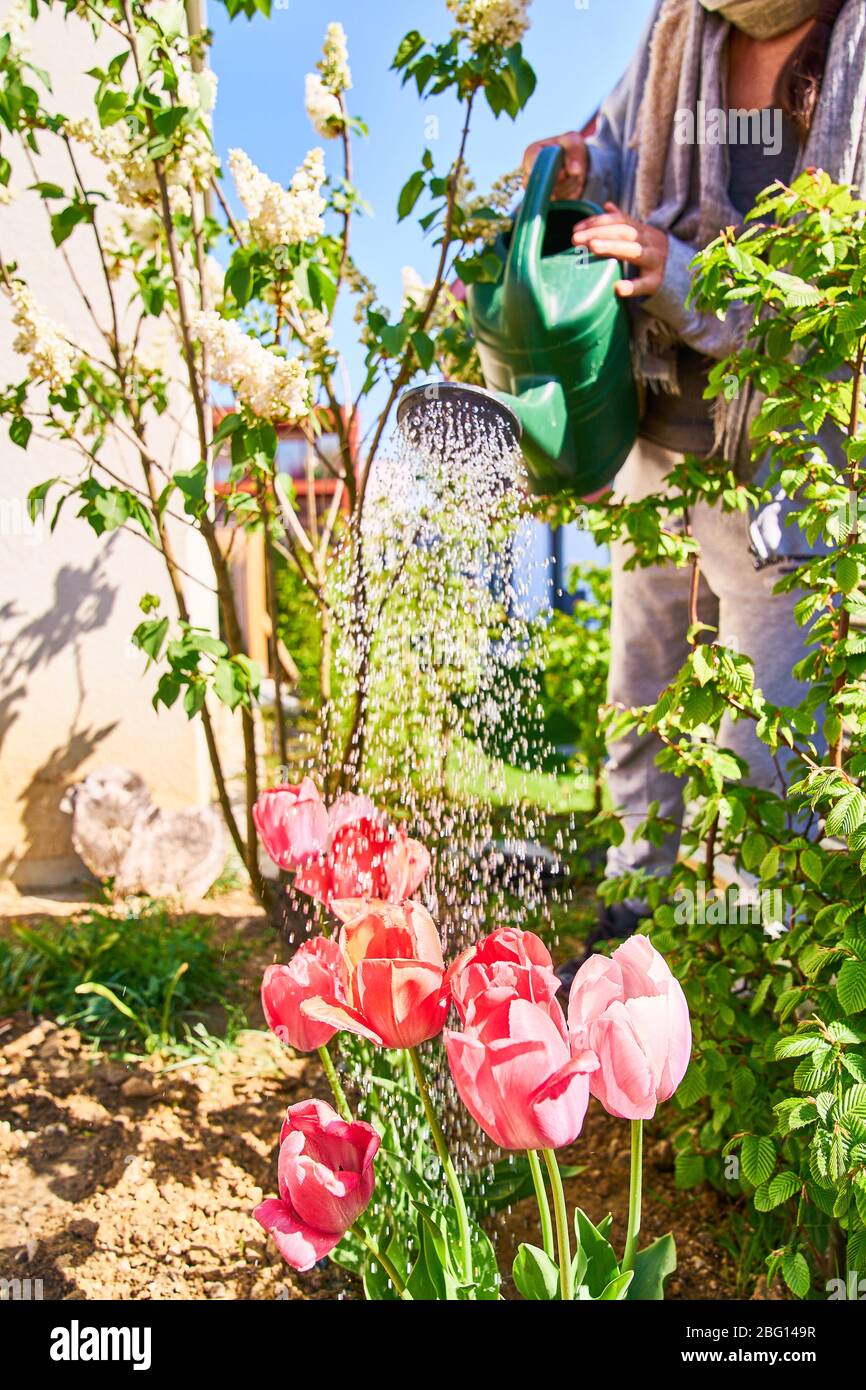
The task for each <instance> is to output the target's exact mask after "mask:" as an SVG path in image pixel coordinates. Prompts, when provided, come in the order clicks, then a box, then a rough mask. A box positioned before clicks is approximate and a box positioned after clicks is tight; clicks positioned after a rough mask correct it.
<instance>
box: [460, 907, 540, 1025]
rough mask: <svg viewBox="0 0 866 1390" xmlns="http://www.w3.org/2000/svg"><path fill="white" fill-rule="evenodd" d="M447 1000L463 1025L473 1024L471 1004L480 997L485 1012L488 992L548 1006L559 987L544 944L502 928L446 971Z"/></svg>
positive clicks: (489, 998)
mask: <svg viewBox="0 0 866 1390" xmlns="http://www.w3.org/2000/svg"><path fill="white" fill-rule="evenodd" d="M447 978H448V984H449V986H450V988H451V997H452V999H453V1000H454V1004H455V1006H456V1008H457V1012H458V1013H459V1015H460V1018H461V1020H462V1022H463V1023H465V1024H468V1025H469V1026H471V1025H472V1023H473V1021H474V1001H475V999H476V998H477V997H478V996H481V997H482V998H483V999H484V1001H485V1007H486V1008H487V1009H488V1010H489V1008H490V1005H491V1002H492V1000H493V997H494V996H493V994H492V993H491V991H492V990H493V989H494V988H497V989H498V990H500V991H501V992H502V993H501V997H502V998H503V999H505V998H510V997H511V996H512V995H513V994H515V993H516V994H517V995H518V997H520V998H522V999H528V1000H530V1002H532V1003H540V1004H548V1003H549V1002H550V1001H551V1000H553V999H555V998H556V994H557V991H558V990H559V987H560V984H559V980H558V979H557V977H556V975H555V974H554V972H553V961H552V960H551V957H550V952H549V951H548V949H547V947H546V946H545V945H544V942H543V941H541V940H540V938H539V937H537V936H536V935H535V934H534V932H525V931H520V929H519V928H511V927H502V928H500V929H499V930H498V931H494V932H491V933H490V935H489V936H486V937H484V939H483V940H482V941H479V942H478V943H477V944H476V945H475V946H470V947H469V948H468V950H466V951H463V952H462V954H461V955H459V956H458V957H457V959H456V960H454V961H453V962H452V964H451V966H450V967H449V970H448V976H447Z"/></svg>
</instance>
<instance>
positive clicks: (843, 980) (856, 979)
mask: <svg viewBox="0 0 866 1390" xmlns="http://www.w3.org/2000/svg"><path fill="white" fill-rule="evenodd" d="M836 996H837V998H838V1000H839V1004H840V1005H841V1007H842V1008H843V1009H844V1010H845V1013H846V1014H859V1013H860V1012H861V1010H863V1009H866V961H860V960H846V961H845V964H844V965H843V966H842V969H841V970H840V971H839V975H838V978H837V980H836Z"/></svg>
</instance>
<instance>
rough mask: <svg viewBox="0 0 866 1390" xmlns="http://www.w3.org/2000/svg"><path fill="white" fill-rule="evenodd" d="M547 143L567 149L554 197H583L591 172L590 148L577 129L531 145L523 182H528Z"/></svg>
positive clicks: (524, 161) (524, 158)
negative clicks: (540, 152) (588, 175)
mask: <svg viewBox="0 0 866 1390" xmlns="http://www.w3.org/2000/svg"><path fill="white" fill-rule="evenodd" d="M546 145H561V146H562V148H563V150H564V151H565V161H564V163H563V166H562V169H561V170H560V174H559V178H558V179H557V181H556V187H555V188H554V190H553V196H554V198H565V199H575V198H581V197H583V190H584V188H585V187H586V178H587V174H588V173H589V150H588V149H587V148H586V141H585V140H584V138H583V136H582V135H578V133H577V131H576V130H569V131H568V132H567V133H566V134H565V135H553V136H551V137H550V139H549V140H536V141H535V144H534V145H530V146H529V148H528V150H527V151H526V153H525V155H524V156H523V182H524V183H526V180H527V179H528V178H529V175H530V174H531V173H532V166H533V165H534V163H535V161H536V159H537V158H538V154H539V151H540V150H543V149H544V148H545V146H546Z"/></svg>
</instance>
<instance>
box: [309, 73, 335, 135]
mask: <svg viewBox="0 0 866 1390" xmlns="http://www.w3.org/2000/svg"><path fill="white" fill-rule="evenodd" d="M304 105H305V106H306V109H307V115H308V116H309V118H310V121H311V123H312V126H313V129H314V130H315V132H316V134H317V135H321V136H322V137H323V138H324V139H325V140H333V139H334V138H335V137H336V136H337V135H339V133H340V130H341V127H342V123H343V109H342V107H341V106H340V102H339V99H338V98H337V97H335V96H334V93H333V92H329V91H328V89H327V87H326V86H325V84H324V82H323V81H322V79H321V77H319V74H318V73H316V72H308V73H307V78H306V86H305V89H304Z"/></svg>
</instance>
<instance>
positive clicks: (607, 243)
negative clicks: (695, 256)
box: [572, 203, 668, 299]
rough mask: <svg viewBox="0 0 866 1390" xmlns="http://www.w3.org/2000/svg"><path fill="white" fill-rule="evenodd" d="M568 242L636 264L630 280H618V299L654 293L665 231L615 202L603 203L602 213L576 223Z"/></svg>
mask: <svg viewBox="0 0 866 1390" xmlns="http://www.w3.org/2000/svg"><path fill="white" fill-rule="evenodd" d="M572 241H573V242H574V244H575V246H586V247H588V248H589V250H590V251H591V252H592V253H593V255H594V256H610V257H612V258H614V259H615V260H618V261H626V262H627V263H628V264H629V265H633V266H635V267H636V269H637V271H638V274H637V275H636V276H635V277H634V279H633V280H620V281H619V282H618V284H617V286H616V292H617V294H618V295H619V296H620V298H621V299H630V298H631V297H632V296H633V295H636V294H655V292H656V290H657V289H659V287H660V285H661V283H662V280H663V279H664V274H665V266H666V265H667V261H668V237H667V233H666V232H661V231H659V229H658V227H650V226H649V225H648V224H647V223H646V222H636V221H635V220H634V218H633V217H628V216H626V214H625V213H624V212H623V211H622V209H621V208H618V207H617V205H616V203H605V205H604V212H603V213H599V214H598V216H596V217H586V218H584V220H583V221H582V222H578V224H577V226H576V227H575V229H574V235H573V237H572Z"/></svg>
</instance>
